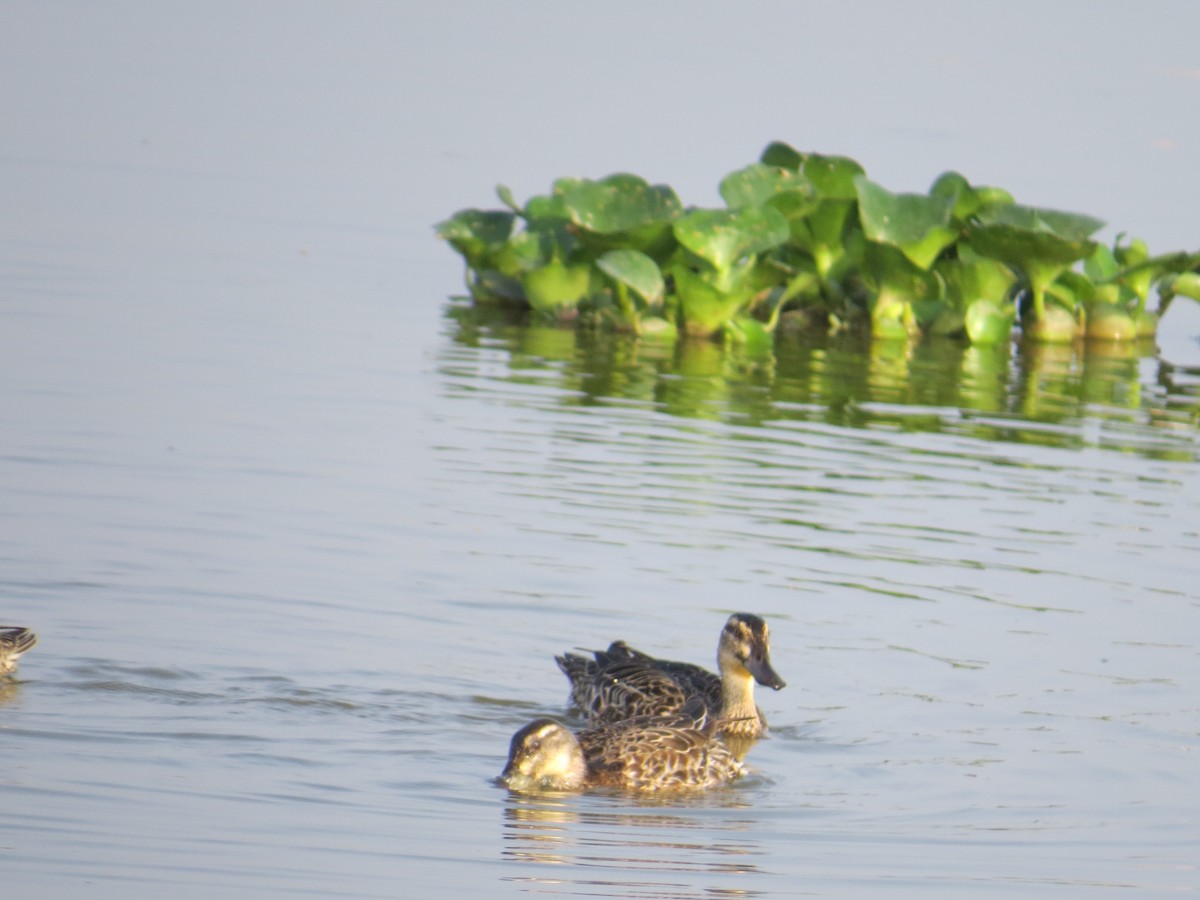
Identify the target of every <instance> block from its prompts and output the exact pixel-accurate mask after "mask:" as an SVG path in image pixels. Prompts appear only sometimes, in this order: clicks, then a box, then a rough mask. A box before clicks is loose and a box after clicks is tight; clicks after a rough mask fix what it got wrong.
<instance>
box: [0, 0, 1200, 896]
mask: <svg viewBox="0 0 1200 900" xmlns="http://www.w3.org/2000/svg"><path fill="white" fill-rule="evenodd" d="M752 9H753V12H747V13H736V14H735V13H734V11H733V10H734V8H733V7H731V6H728V5H724V4H696V3H689V4H659V5H655V6H652V7H648V8H647V7H644V6H643V5H641V4H631V3H615V4H609V5H607V6H606V7H605V10H604V12H603V13H602V14H601V13H592V12H590V11H583V10H582V9H579V10H576V9H573V8H564V7H562V6H561V5H558V4H550V3H531V4H526V5H523V6H522V7H521V8H520V11H514V10H505V9H503V8H502V7H493V6H487V5H473V4H467V5H461V6H451V7H439V6H433V5H428V6H427V5H424V4H383V3H380V4H373V3H362V4H355V5H354V6H353V7H336V8H335V7H333V6H322V5H319V4H294V3H286V4H285V3H256V4H250V5H245V4H222V3H217V4H206V5H203V6H195V7H179V6H175V5H167V6H162V5H158V4H150V3H117V4H111V5H107V4H106V5H105V6H104V8H103V9H102V8H100V7H94V6H92V5H88V4H54V5H44V4H33V3H24V2H19V3H10V4H7V5H6V6H5V8H4V11H3V12H0V47H2V48H3V52H0V83H3V84H4V85H6V87H5V88H4V92H3V95H2V99H0V135H2V136H3V140H2V141H0V172H2V173H3V181H2V183H3V184H4V185H5V187H4V194H3V196H4V203H3V205H2V206H0V209H2V210H3V211H2V212H0V436H2V437H0V491H2V495H3V497H4V498H5V499H4V502H3V504H2V505H0V624H10V623H11V624H26V625H29V626H31V627H33V628H34V629H35V630H36V631H37V632H38V633H39V635H40V637H41V643H40V644H39V646H38V647H37V648H36V649H35V650H34V651H32V652H31V653H30V654H29V655H28V656H26V657H25V658H24V660H23V662H22V667H21V670H20V677H19V679H18V680H16V681H14V682H10V683H7V684H0V752H2V754H3V759H4V766H3V769H2V770H0V796H2V797H3V802H4V812H5V815H4V816H3V818H2V819H0V866H2V868H3V872H4V886H5V896H8V895H9V894H10V893H11V895H12V896H22V897H97V898H107V897H121V898H159V897H163V896H168V895H169V896H172V897H177V898H190V897H210V896H212V895H213V894H214V893H217V892H226V893H228V894H230V895H232V896H247V897H305V896H321V897H353V898H375V897H400V896H488V897H493V896H520V895H526V894H564V895H572V896H611V897H636V898H694V897H722V896H762V897H792V896H841V897H863V896H870V897H889V898H891V897H895V898H907V897H930V896H952V897H962V896H1038V897H1093V896H1098V895H1099V896H1107V895H1120V896H1138V897H1141V896H1147V895H1157V894H1171V895H1174V894H1179V893H1185V894H1186V893H1190V892H1195V891H1197V890H1200V873H1198V871H1197V866H1198V865H1200V859H1198V858H1197V850H1196V848H1197V846H1200V801H1197V799H1196V794H1195V789H1194V785H1195V780H1196V777H1195V773H1196V765H1197V752H1198V751H1200V707H1198V704H1197V700H1196V690H1195V683H1196V676H1197V672H1198V671H1200V667H1198V663H1200V660H1198V656H1200V588H1198V587H1197V585H1198V584H1200V428H1198V425H1197V422H1198V415H1200V412H1198V411H1200V311H1198V310H1200V306H1197V305H1196V304H1192V303H1189V302H1187V301H1184V300H1180V301H1177V303H1176V304H1175V306H1174V307H1172V309H1171V311H1170V313H1169V315H1168V316H1167V318H1166V319H1165V320H1164V324H1163V328H1162V332H1161V333H1160V336H1159V341H1158V346H1157V348H1154V347H1151V348H1148V349H1146V348H1143V349H1141V350H1138V351H1135V352H1129V353H1118V354H1115V355H1114V354H1101V353H1091V354H1089V355H1082V354H1072V353H1067V354H1065V355H1063V354H1057V355H1056V354H1054V353H1050V352H1047V353H1045V354H1042V355H1040V356H1038V357H1036V358H1035V357H1032V356H1030V357H1017V356H1016V355H1014V354H1001V355H1000V356H998V357H997V356H995V355H992V354H985V353H979V352H976V351H971V350H966V349H964V348H962V347H959V346H956V345H951V344H936V343H933V342H930V343H927V344H923V345H921V346H918V347H917V348H915V349H912V350H911V351H909V352H898V353H893V354H890V355H889V354H884V353H874V354H872V353H870V352H864V348H863V347H862V346H858V345H855V344H854V343H853V342H852V341H847V340H841V339H838V340H810V339H802V338H799V337H793V338H789V339H787V340H783V341H781V343H780V346H779V351H778V353H777V354H776V357H775V359H774V360H773V361H771V362H770V363H769V364H763V363H761V362H759V363H755V362H753V361H747V360H742V359H739V358H737V357H736V356H730V355H725V354H723V353H722V352H721V350H720V348H718V347H716V346H710V345H700V346H689V347H686V348H680V349H679V350H670V351H666V350H662V349H661V348H655V347H653V346H643V347H638V346H635V345H633V344H630V343H629V342H626V341H621V340H616V339H613V338H604V337H596V336H589V335H587V334H577V333H576V332H574V331H570V330H560V329H549V328H527V327H521V326H519V325H516V324H514V323H512V322H510V321H506V320H504V319H502V318H497V317H495V316H491V315H488V314H486V313H483V312H478V311H475V310H472V309H470V308H469V307H468V306H465V305H464V304H463V303H462V302H461V301H459V300H455V299H453V298H454V296H455V295H457V294H458V293H460V292H461V270H460V266H459V262H458V260H457V259H456V257H455V256H454V255H453V254H452V253H451V252H450V251H449V250H448V249H447V248H446V247H444V246H440V245H439V244H438V243H437V242H436V241H435V240H434V239H433V236H432V228H431V225H432V224H433V223H434V222H436V221H438V220H439V219H441V218H444V217H445V216H447V215H449V214H450V213H452V212H454V211H455V210H457V209H459V208H461V207H464V206H475V205H479V206H490V205H493V200H492V195H491V193H490V191H491V187H492V185H493V184H494V183H496V182H498V181H504V182H506V183H508V184H510V185H511V186H512V187H513V189H514V190H515V192H516V193H517V195H518V196H521V197H523V196H525V195H527V194H529V193H531V192H534V191H538V190H542V189H544V188H545V186H546V185H547V184H548V183H549V182H550V181H551V180H552V179H553V178H555V177H557V176H559V175H564V174H586V175H595V176H598V175H603V174H607V173H608V172H610V171H614V170H622V169H628V170H633V171H638V172H641V173H643V174H645V175H646V176H647V177H649V178H651V179H653V180H666V181H670V182H671V183H672V184H674V185H675V186H676V187H677V188H678V189H679V191H680V193H681V195H683V197H684V199H685V201H687V202H694V203H713V202H716V200H715V197H716V194H715V185H716V182H717V181H718V179H719V177H720V176H721V175H722V174H724V173H725V172H726V171H728V170H730V169H732V168H735V167H737V166H740V165H742V164H744V163H745V162H748V161H750V160H752V159H753V158H754V157H755V156H756V155H757V153H758V152H759V150H760V149H761V147H762V145H763V144H765V143H766V142H767V141H769V140H771V139H774V138H780V139H785V140H789V141H790V142H791V143H793V144H795V145H796V146H799V147H804V148H806V149H808V148H811V149H815V150H821V151H825V152H839V153H847V154H849V155H852V156H855V157H856V158H858V159H860V160H861V161H862V162H863V163H864V164H865V165H866V166H867V168H868V171H870V172H871V173H872V174H873V175H875V176H877V177H878V178H879V180H880V181H882V182H883V183H884V184H887V185H889V186H893V187H895V188H896V189H920V188H923V187H925V186H926V185H927V184H928V183H929V182H930V181H931V180H932V179H933V177H934V176H936V175H937V174H938V173H939V172H940V171H942V170H943V169H947V168H956V169H959V170H961V171H963V172H964V173H966V174H967V175H968V177H970V178H971V179H972V180H975V181H979V182H983V183H995V184H1000V185H1003V186H1005V187H1008V188H1010V189H1012V190H1013V191H1014V192H1015V193H1016V194H1017V195H1018V197H1020V198H1021V199H1023V200H1026V201H1028V202H1031V203H1036V204H1039V205H1047V206H1058V207H1063V208H1068V209H1078V210H1081V211H1085V212H1089V213H1095V214H1097V215H1100V216H1102V217H1104V218H1105V219H1107V220H1108V221H1109V222H1111V223H1112V225H1111V226H1110V228H1109V229H1108V230H1107V231H1106V232H1105V234H1106V235H1108V236H1109V237H1111V236H1112V235H1113V234H1115V233H1116V232H1117V231H1120V230H1128V231H1130V232H1132V233H1135V234H1138V235H1141V236H1143V237H1145V238H1146V239H1147V241H1148V242H1149V243H1150V245H1151V248H1152V249H1154V250H1168V249H1175V248H1179V247H1188V248H1192V249H1195V248H1197V247H1200V238H1198V236H1197V232H1196V229H1195V225H1194V221H1195V216H1194V210H1195V209H1196V208H1197V204H1198V202H1200V181H1198V180H1197V179H1196V178H1195V175H1194V173H1195V172H1196V170H1197V165H1198V164H1200V120H1197V118H1196V117H1195V116H1194V115H1190V114H1189V113H1188V110H1192V109H1195V108H1196V104H1197V102H1198V101H1200V70H1198V69H1197V66H1200V60H1198V59H1197V57H1196V54H1195V48H1194V35H1195V34H1196V33H1197V26H1200V13H1198V12H1195V11H1193V10H1192V9H1191V7H1185V6H1184V5H1181V4H1171V3H1165V2H1164V3H1150V4H1148V5H1144V6H1143V7H1139V8H1138V10H1137V11H1136V12H1135V11H1133V10H1127V9H1121V10H1116V9H1109V10H1107V12H1106V14H1105V15H1104V16H1103V17H1100V16H1097V15H1095V14H1094V13H1092V14H1090V15H1089V14H1087V12H1088V11H1089V10H1091V9H1092V7H1091V6H1090V5H1088V4H1084V3H1060V4H1053V5H1051V6H1046V5H1045V4H1039V5H1036V6H1035V5H1033V4H1024V3H1016V4H1010V5H1008V6H1006V7H1004V11H1003V12H1001V11H990V12H984V11H970V10H962V9H960V6H959V5H953V4H943V3H930V2H925V3H917V4H915V5H914V4H906V5H905V6H904V7H903V9H902V10H901V8H900V7H896V8H895V9H893V8H891V7H887V8H883V7H876V6H874V5H871V4H845V5H843V6H841V7H839V9H838V10H837V11H831V10H828V9H825V8H823V7H818V6H810V5H795V4H776V3H768V4H762V5H756V6H754V7H753V8H752ZM1035 13H1036V15H1035ZM1034 19H1036V20H1037V21H1038V22H1039V23H1040V25H1041V26H1042V27H1041V28H1040V29H1035V28H1033V27H1031V25H1030V22H1031V21H1032V20H1034ZM929 23H937V24H936V27H934V26H933V25H931V24H929ZM733 610H747V611H751V612H756V613H760V614H762V615H764V616H766V617H767V618H768V620H769V622H770V624H771V629H772V635H773V641H774V646H773V656H774V662H775V665H776V668H777V669H778V671H779V672H780V674H781V675H782V676H783V677H784V678H785V679H787V680H788V682H789V684H788V687H787V688H786V689H785V690H783V691H781V692H779V693H770V695H769V696H762V697H761V698H760V702H761V705H762V707H763V709H764V711H765V712H766V714H767V716H768V718H769V719H770V721H771V724H772V730H771V736H770V739H768V740H766V741H763V742H761V743H760V744H759V745H758V746H757V747H755V748H754V750H753V752H752V754H751V756H750V757H749V762H750V764H751V768H752V770H753V773H752V775H751V777H750V778H749V779H747V780H746V781H744V782H742V783H740V784H738V785H736V786H734V787H731V788H729V789H727V790H721V791H715V792H712V793H710V794H708V795H706V796H703V797H699V798H690V799H679V798H668V799H665V800H663V799H651V800H643V799H636V798H630V797H625V796H617V795H608V794H590V795H580V796H547V797H517V796H512V795H509V794H508V793H506V792H505V791H503V790H501V789H499V788H497V787H496V786H495V785H493V784H492V783H491V779H492V778H493V777H494V776H495V775H496V774H497V773H498V772H499V770H500V768H501V766H502V765H503V761H504V755H505V753H506V750H507V745H508V739H509V737H510V736H511V734H512V732H513V731H515V730H516V729H517V728H518V727H519V726H520V725H522V724H523V723H524V722H526V721H528V720H529V719H531V718H533V717H535V716H538V715H544V714H562V713H564V712H565V700H566V683H565V680H564V679H563V678H562V675H561V674H560V673H559V672H558V670H557V668H556V666H555V665H554V662H553V655H554V654H555V653H558V652H561V651H563V650H565V649H569V648H572V647H596V646H600V645H603V644H606V643H607V642H609V641H610V640H613V639H615V638H618V637H622V638H626V639H628V640H629V641H630V642H631V643H634V644H635V646H640V647H643V648H644V649H647V650H651V651H653V652H655V653H657V654H660V655H664V656H669V657H672V658H677V659H688V660H691V661H694V662H699V663H705V664H711V663H712V662H713V656H714V651H715V645H716V639H717V635H718V632H719V629H720V627H721V624H722V622H723V621H724V618H725V617H726V616H727V615H728V613H729V612H730V611H733Z"/></svg>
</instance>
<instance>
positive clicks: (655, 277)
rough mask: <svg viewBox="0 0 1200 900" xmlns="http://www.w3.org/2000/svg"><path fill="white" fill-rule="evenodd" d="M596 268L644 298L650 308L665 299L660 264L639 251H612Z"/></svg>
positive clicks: (598, 262)
mask: <svg viewBox="0 0 1200 900" xmlns="http://www.w3.org/2000/svg"><path fill="white" fill-rule="evenodd" d="M596 266H597V268H599V269H600V271H601V272H603V273H604V274H605V275H607V276H608V277H609V278H611V279H612V280H613V281H615V282H618V283H620V284H623V285H625V286H626V287H628V288H629V289H630V290H632V291H633V292H634V293H635V294H637V295H638V296H639V297H641V298H642V300H643V301H644V302H645V303H646V305H648V306H656V305H658V304H660V303H662V299H663V291H664V285H663V277H662V272H661V271H659V268H658V263H656V262H655V261H654V260H652V259H651V258H650V257H649V256H647V255H646V254H645V253H642V252H640V251H638V250H610V251H609V252H608V253H605V254H604V255H603V256H601V257H600V258H599V259H598V260H596Z"/></svg>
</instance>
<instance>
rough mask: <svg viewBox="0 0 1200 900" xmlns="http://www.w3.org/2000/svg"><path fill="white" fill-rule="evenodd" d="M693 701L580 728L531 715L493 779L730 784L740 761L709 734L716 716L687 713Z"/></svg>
mask: <svg viewBox="0 0 1200 900" xmlns="http://www.w3.org/2000/svg"><path fill="white" fill-rule="evenodd" d="M697 704H699V701H695V702H694V703H693V704H692V705H691V706H689V707H687V708H686V709H685V711H684V713H682V714H677V715H674V716H636V717H634V718H631V719H626V720H624V721H616V722H610V723H608V724H605V725H601V726H600V727H597V728H590V729H587V730H585V731H581V732H579V733H578V734H575V733H573V732H572V731H571V730H570V729H569V728H568V727H567V726H566V725H564V724H563V723H562V722H559V721H558V720H556V719H551V718H539V719H534V720H533V721H532V722H530V723H529V724H528V725H526V726H524V727H523V728H521V729H520V730H519V731H518V732H517V733H516V734H514V735H513V737H512V743H511V744H510V746H509V751H508V763H507V765H505V767H504V771H503V772H502V773H501V774H500V777H499V779H498V781H499V782H500V783H501V784H503V785H505V786H506V787H508V788H509V790H512V791H516V792H531V791H582V790H585V789H587V788H592V787H601V788H605V787H607V788H618V789H621V790H625V791H636V792H642V793H649V792H657V791H703V790H707V789H709V788H715V787H720V786H722V785H725V784H728V783H729V782H731V781H734V780H735V779H737V778H740V777H742V776H743V775H744V774H745V772H746V770H745V767H744V766H743V765H742V763H741V761H740V760H739V759H738V758H737V757H736V756H734V754H733V753H732V752H731V751H730V750H729V749H728V748H727V747H726V746H725V744H724V743H722V741H721V739H720V738H718V737H717V736H716V735H715V734H714V729H713V725H714V724H715V722H716V720H715V719H712V718H709V717H706V716H705V715H703V714H701V715H699V716H696V715H695V714H694V713H693V709H694V707H695V706H696V705H697ZM699 705H700V706H701V707H702V704H699ZM706 719H707V721H705V720H706Z"/></svg>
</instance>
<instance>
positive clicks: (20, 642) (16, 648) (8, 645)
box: [0, 625, 37, 675]
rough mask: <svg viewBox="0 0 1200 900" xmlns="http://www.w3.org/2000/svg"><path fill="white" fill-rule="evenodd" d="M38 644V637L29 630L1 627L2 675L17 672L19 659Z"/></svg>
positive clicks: (0, 655) (0, 662)
mask: <svg viewBox="0 0 1200 900" xmlns="http://www.w3.org/2000/svg"><path fill="white" fill-rule="evenodd" d="M36 643H37V635H36V634H34V633H33V632H32V631H30V630H29V629H28V628H21V627H20V626H16V625H0V675H11V674H12V673H13V672H15V671H17V659H18V658H19V657H20V656H21V654H22V653H24V652H25V651H26V650H29V649H30V648H31V647H33V645H34V644H36Z"/></svg>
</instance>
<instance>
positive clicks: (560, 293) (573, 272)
mask: <svg viewBox="0 0 1200 900" xmlns="http://www.w3.org/2000/svg"><path fill="white" fill-rule="evenodd" d="M590 275H591V266H590V265H588V264H586V263H576V264H574V265H566V264H564V263H562V262H560V261H559V260H557V259H554V260H551V261H550V262H548V263H547V264H546V265H544V266H542V267H541V268H538V269H531V270H530V271H528V272H525V273H524V274H523V275H522V276H521V287H522V288H524V290H525V296H526V298H527V299H528V300H529V305H530V306H532V307H533V308H534V309H535V310H536V311H538V312H562V311H564V310H569V309H573V308H574V307H576V306H577V305H578V303H579V301H580V300H582V299H583V298H584V297H586V296H587V294H588V284H589V280H590Z"/></svg>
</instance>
